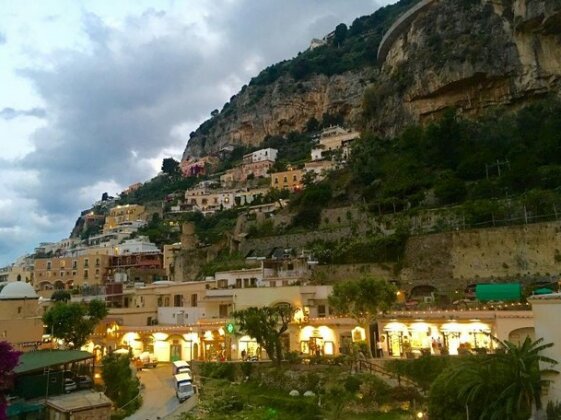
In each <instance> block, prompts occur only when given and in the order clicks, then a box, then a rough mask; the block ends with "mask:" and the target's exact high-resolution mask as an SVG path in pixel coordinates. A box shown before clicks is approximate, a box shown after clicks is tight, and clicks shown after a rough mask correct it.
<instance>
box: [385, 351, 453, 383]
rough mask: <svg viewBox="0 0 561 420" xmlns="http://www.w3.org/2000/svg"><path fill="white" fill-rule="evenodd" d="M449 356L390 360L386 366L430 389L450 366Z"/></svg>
mask: <svg viewBox="0 0 561 420" xmlns="http://www.w3.org/2000/svg"><path fill="white" fill-rule="evenodd" d="M451 360H452V359H450V358H449V357H443V356H440V357H436V356H422V357H419V358H418V359H411V360H390V361H389V362H386V364H385V367H386V369H388V370H389V371H391V372H394V373H396V374H398V375H402V376H405V377H407V378H409V379H411V380H412V381H413V382H415V383H417V384H418V385H419V386H421V387H422V388H423V389H429V388H430V386H431V385H432V383H433V382H434V380H435V379H436V378H437V376H438V375H440V373H441V372H442V371H444V369H446V368H447V367H449V366H450V363H451Z"/></svg>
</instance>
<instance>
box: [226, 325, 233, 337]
mask: <svg viewBox="0 0 561 420" xmlns="http://www.w3.org/2000/svg"><path fill="white" fill-rule="evenodd" d="M226 332H227V333H228V334H234V323H233V322H228V323H227V324H226Z"/></svg>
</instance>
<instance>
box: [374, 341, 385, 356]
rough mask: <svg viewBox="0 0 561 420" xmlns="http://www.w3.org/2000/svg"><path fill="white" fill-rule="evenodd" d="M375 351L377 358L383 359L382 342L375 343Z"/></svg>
mask: <svg viewBox="0 0 561 420" xmlns="http://www.w3.org/2000/svg"><path fill="white" fill-rule="evenodd" d="M376 349H377V350H378V357H379V358H380V359H381V358H383V357H384V343H383V342H382V340H380V339H378V341H377V342H376Z"/></svg>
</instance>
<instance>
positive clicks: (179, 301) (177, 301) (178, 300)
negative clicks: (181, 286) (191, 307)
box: [173, 295, 183, 306]
mask: <svg viewBox="0 0 561 420" xmlns="http://www.w3.org/2000/svg"><path fill="white" fill-rule="evenodd" d="M173 306H183V295H175V296H174V297H173Z"/></svg>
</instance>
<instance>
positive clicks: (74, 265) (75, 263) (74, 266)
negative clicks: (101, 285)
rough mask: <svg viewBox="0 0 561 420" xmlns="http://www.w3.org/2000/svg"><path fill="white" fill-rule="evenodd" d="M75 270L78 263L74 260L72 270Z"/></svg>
mask: <svg viewBox="0 0 561 420" xmlns="http://www.w3.org/2000/svg"><path fill="white" fill-rule="evenodd" d="M76 268H78V261H76V260H74V261H72V269H73V270H76Z"/></svg>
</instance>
